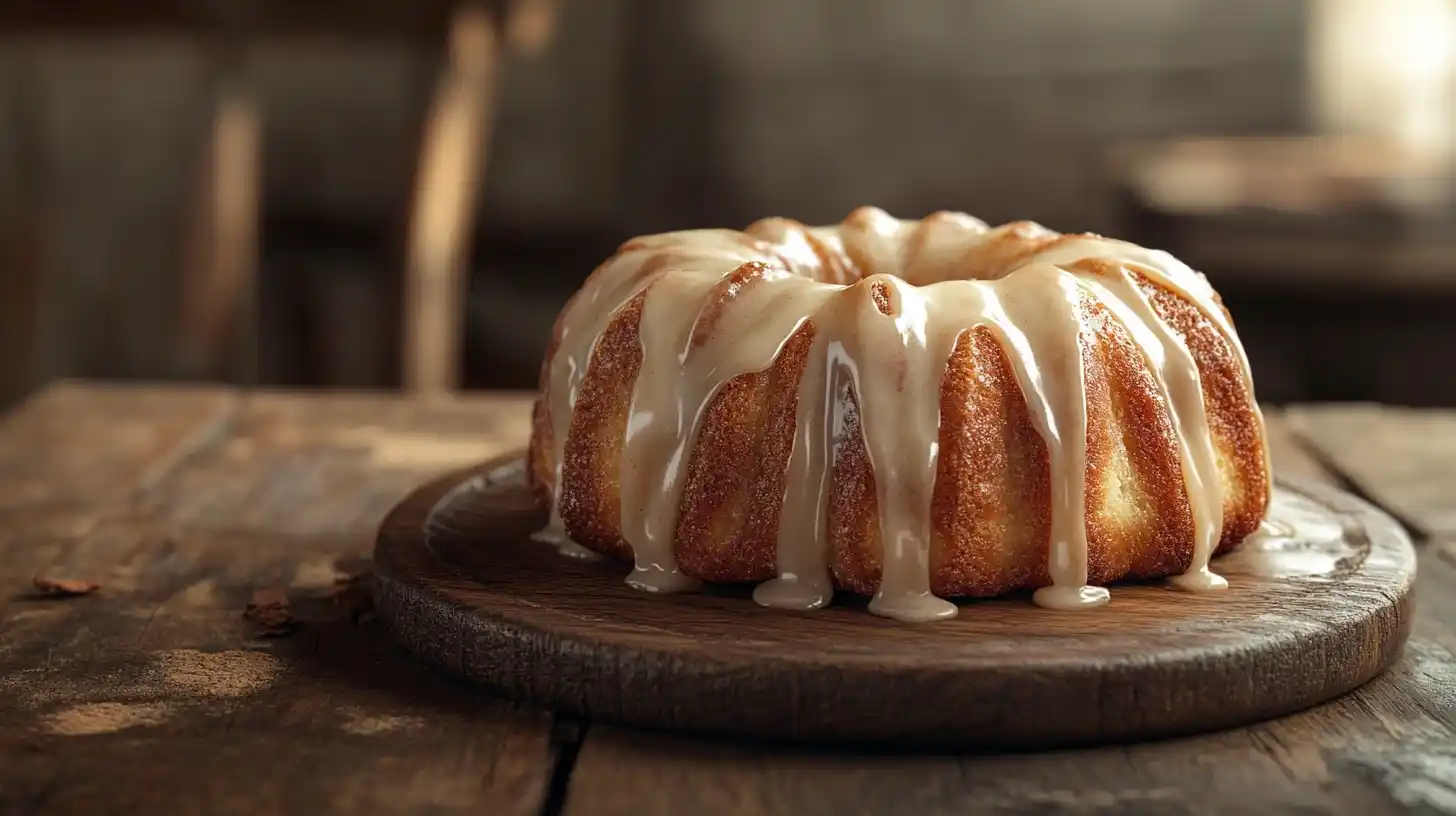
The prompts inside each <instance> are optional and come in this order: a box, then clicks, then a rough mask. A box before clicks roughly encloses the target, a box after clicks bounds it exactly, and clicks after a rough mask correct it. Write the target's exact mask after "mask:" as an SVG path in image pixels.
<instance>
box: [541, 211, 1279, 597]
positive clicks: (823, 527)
mask: <svg viewBox="0 0 1456 816" xmlns="http://www.w3.org/2000/svg"><path fill="white" fill-rule="evenodd" d="M528 464H529V468H528V469H529V477H530V481H531V484H532V486H533V488H534V489H535V490H536V491H537V492H538V494H539V495H540V496H541V497H542V499H543V501H546V502H549V504H550V508H551V512H550V521H549V523H548V526H547V527H546V528H545V529H544V530H542V531H541V533H539V534H538V536H537V537H538V538H539V539H542V540H548V541H554V542H556V543H558V544H560V545H562V546H564V547H569V548H572V549H573V550H575V551H576V552H578V553H584V552H586V551H587V550H589V551H592V552H595V553H600V554H603V555H606V556H611V557H615V558H619V559H623V560H627V561H631V562H633V564H634V568H633V570H632V572H631V574H630V575H629V577H628V579H627V580H628V583H630V584H632V585H633V586H635V587H638V588H640V589H645V590H650V591H656V592H671V591H680V590H685V589H691V588H693V587H695V586H697V584H698V582H699V581H702V580H706V581H722V582H761V583H760V584H759V586H758V587H757V588H756V589H755V590H754V598H755V600H757V601H758V602H759V603H760V604H763V605H766V606H772V607H780V608H794V609H811V608H815V607H819V606H822V605H824V604H825V603H827V602H828V601H829V600H830V599H831V597H832V596H833V594H834V592H835V590H836V589H838V590H842V591H847V592H849V593H854V594H858V595H862V596H871V597H872V600H871V601H870V603H869V608H870V610H871V611H872V612H874V613H876V614H880V615H885V616H888V617H892V618H896V619H899V620H907V621H909V620H931V619H937V618H947V617H952V616H954V615H955V614H956V609H957V607H956V606H955V605H954V604H951V603H949V602H947V601H946V600H943V599H945V598H956V597H987V596H994V595H1001V594H1004V593H1009V592H1012V591H1015V590H1020V589H1034V590H1035V593H1034V595H1033V598H1034V600H1035V602H1036V603H1038V604H1039V605H1041V606H1045V607H1051V608H1055V609H1070V608H1076V607H1083V606H1094V605H1097V604H1100V603H1104V602H1106V600H1107V599H1108V592H1107V590H1106V589H1104V588H1103V586H1104V585H1106V584H1108V583H1110V582H1114V581H1118V580H1123V579H1153V578H1160V577H1164V576H1173V578H1172V581H1171V583H1172V584H1174V585H1175V586H1178V587H1181V588H1184V589H1190V590H1202V589H1213V588H1218V587H1220V586H1223V585H1224V582H1223V579H1221V578H1219V577H1218V576H1216V575H1214V574H1213V573H1212V572H1210V570H1209V559H1210V558H1211V557H1212V556H1213V555H1215V554H1216V553H1219V552H1222V551H1224V550H1228V549H1230V548H1232V547H1234V546H1236V545H1237V544H1238V543H1239V542H1240V541H1241V540H1242V539H1243V538H1244V537H1245V536H1247V535H1249V534H1250V533H1252V532H1254V530H1255V529H1256V528H1257V527H1258V526H1259V523H1260V521H1261V519H1262V518H1263V517H1264V514H1265V511H1266V508H1267V507H1268V504H1269V499H1270V486H1271V482H1270V475H1269V458H1268V449H1267V443H1266V441H1265V438H1264V427H1263V420H1262V418H1261V416H1260V414H1259V408H1258V405H1257V403H1256V402H1255V398H1254V387H1253V383H1252V381H1251V379H1250V375H1249V368H1248V363H1247V360H1246V358H1245V356H1244V352H1243V348H1242V346H1241V345H1240V343H1239V339H1238V336H1237V335H1236V334H1235V332H1234V327H1233V325H1232V322H1231V319H1230V317H1229V315H1228V313H1227V311H1226V310H1225V309H1224V307H1223V304H1222V301H1221V300H1220V299H1219V297H1218V295H1217V294H1216V293H1215V292H1214V291H1213V289H1212V288H1211V287H1210V285H1209V284H1208V282H1207V280H1206V279H1205V278H1204V277H1203V276H1202V275H1201V274H1199V273H1197V272H1194V271H1193V270H1191V269H1189V268H1188V267H1187V266H1185V265H1184V264H1182V263H1180V262H1178V261H1177V260H1175V259H1174V258H1172V257H1171V256H1169V255H1168V254H1167V253H1164V252H1159V251H1153V250H1148V249H1143V248H1141V247H1138V246H1135V245H1133V244H1129V243H1126V242H1122V241H1116V240H1110V239H1106V238H1102V237H1099V236H1095V235H1089V234H1083V235H1063V234H1058V233H1055V232H1052V231H1050V230H1048V229H1046V228H1044V227H1042V226H1040V225H1038V224H1034V223H1030V222H1017V223H1011V224H1006V225H1003V226H999V227H995V228H991V227H988V226H987V225H986V224H985V223H984V222H982V221H979V220H977V219H975V218H972V217H970V216H968V215H964V214H961V213H952V212H939V213H936V214H934V215H931V216H930V217H928V218H925V219H924V220H921V221H904V220H899V219H896V218H893V217H891V216H890V215H888V214H887V213H885V212H883V211H882V210H878V209H874V208H870V207H862V208H860V209H858V210H856V211H854V212H853V213H852V214H851V215H850V216H849V217H848V218H847V219H845V220H844V222H843V223H841V224H839V225H838V226H831V227H806V226H804V225H802V224H799V223H797V222H794V221H791V220H787V219H782V218H770V219H765V220H762V221H759V222H757V223H755V224H753V225H752V226H750V227H748V229H747V230H745V231H743V232H737V231H732V230H696V231H683V232H672V233H666V234H662V235H652V236H646V237H640V238H636V239H633V240H631V241H628V242H627V243H626V244H624V245H622V247H621V248H620V249H619V250H618V251H617V253H616V254H615V255H614V256H613V257H612V258H610V259H609V260H607V261H606V262H605V263H603V264H602V265H601V266H599V267H598V268H597V269H596V270H595V271H594V272H593V273H592V274H591V276H590V277H589V278H588V279H587V281H586V282H585V284H584V285H583V286H582V288H581V290H580V291H579V292H578V293H577V294H576V295H575V296H574V297H573V298H572V299H571V301H570V302H568V304H567V305H566V307H565V309H564V310H563V311H562V313H561V316H560V318H559V319H558V320H557V322H556V327H555V331H554V336H553V337H552V340H551V343H550V348H549V351H548V353H547V355H546V360H545V363H544V365H543V367H542V374H541V391H540V397H539V399H538V400H537V402H536V408H535V414H534V421H533V430H532V436H531V449H530V452H529V463H528ZM572 542H574V543H572ZM583 547H584V548H586V549H585V550H582V549H581V548H583Z"/></svg>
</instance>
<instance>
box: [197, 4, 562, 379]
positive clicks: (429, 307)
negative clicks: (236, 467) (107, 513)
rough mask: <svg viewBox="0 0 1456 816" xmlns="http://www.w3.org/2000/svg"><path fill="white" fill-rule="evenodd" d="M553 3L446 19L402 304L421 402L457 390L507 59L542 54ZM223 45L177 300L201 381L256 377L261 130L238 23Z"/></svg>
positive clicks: (464, 7) (405, 355) (404, 368)
mask: <svg viewBox="0 0 1456 816" xmlns="http://www.w3.org/2000/svg"><path fill="white" fill-rule="evenodd" d="M557 13H558V0H504V1H503V2H493V3H485V2H473V1H467V2H463V3H461V4H460V5H458V6H457V7H456V8H455V10H454V12H453V16H452V17H451V20H450V23H449V29H448V31H449V33H448V39H447V56H446V59H445V61H444V64H443V67H442V70H441V74H440V76H439V77H438V79H437V82H436V87H435V92H434V96H433V98H432V101H431V104H430V108H429V112H428V114H427V117H428V118H427V121H426V122H425V127H424V130H423V134H424V135H423V138H422V140H421V145H420V153H419V161H418V166H417V168H416V175H415V185H414V193H413V200H412V202H411V203H410V209H409V215H408V219H407V225H406V229H407V236H406V243H405V257H404V263H403V270H402V274H403V282H402V284H403V285H402V286H401V291H402V292H403V299H402V300H403V302H402V303H401V313H400V320H401V323H402V325H401V329H402V331H401V338H402V340H401V344H400V346H401V348H400V352H401V360H400V362H401V365H400V371H401V379H402V383H403V387H404V389H405V390H406V392H408V393H410V394H414V395H419V396H424V397H436V396H442V395H447V394H450V393H453V392H454V391H456V390H457V389H458V388H459V383H460V376H461V375H460V369H461V359H462V353H461V349H462V346H463V343H464V338H463V322H464V321H463V315H464V309H465V302H464V301H465V288H466V265H467V263H468V259H469V250H470V236H471V230H472V226H473V223H474V217H475V212H476V202H477V199H478V196H479V185H480V180H481V178H482V177H483V171H484V161H485V156H486V155H487V154H488V151H489V149H490V141H491V140H490V137H491V132H492V129H493V126H494V113H495V110H496V103H497V94H498V89H499V85H500V74H501V68H502V63H503V61H504V57H505V56H506V55H507V54H522V55H526V56H531V55H535V54H538V53H540V52H541V51H543V50H544V49H545V48H546V47H547V46H548V45H549V43H550V41H551V39H552V36H553V34H554V32H555V26H556V17H557ZM227 32H228V33H225V34H224V42H223V43H222V47H221V48H219V50H218V54H219V63H218V76H219V80H218V83H217V87H218V93H217V103H216V108H215V112H214V115H213V121H212V130H211V141H210V144H209V146H208V150H207V151H205V159H204V161H205V167H204V169H203V170H202V172H201V173H200V174H199V176H200V178H201V184H200V185H199V190H198V192H197V195H198V198H199V202H198V206H197V207H196V208H195V210H194V211H195V212H196V213H197V216H198V217H197V223H196V224H194V225H193V233H192V234H193V236H194V242H193V243H194V246H193V247H192V264H191V265H190V269H189V270H188V274H187V276H186V282H185V284H184V291H183V294H182V299H181V303H182V307H181V310H182V314H181V319H180V321H179V326H180V336H179V338H178V348H179V349H180V350H181V353H182V354H183V355H184V356H183V359H182V363H181V364H182V366H183V368H184V370H185V371H188V372H190V373H192V374H194V375H197V376H203V377H207V376H210V375H216V374H217V373H218V372H221V371H225V370H228V369H230V368H231V369H233V370H241V371H242V372H245V373H244V375H243V378H244V379H248V376H249V373H255V371H256V369H255V367H254V366H255V363H254V362H253V361H250V360H248V359H247V355H248V352H249V350H250V349H252V348H253V347H255V345H256V339H255V338H253V337H252V336H250V332H251V329H252V326H253V323H254V322H253V321H252V320H250V319H249V317H248V315H249V313H250V306H251V305H252V304H251V298H250V295H251V293H252V292H254V291H255V287H256V281H257V263H258V251H257V246H258V239H259V228H258V224H259V217H260V206H259V202H260V199H261V195H262V189H261V181H260V179H261V172H262V151H263V145H262V140H261V133H262V127H261V122H260V121H259V119H260V117H259V106H258V104H257V101H256V100H255V99H254V98H253V96H252V94H251V92H250V89H249V88H248V87H247V83H246V81H245V80H244V79H243V78H241V77H240V76H239V75H238V74H239V72H237V71H236V70H234V69H235V67H236V64H237V61H236V60H235V59H234V56H233V55H235V54H236V49H235V45H236V43H237V42H238V41H240V40H243V39H245V38H246V37H247V36H249V31H248V25H247V24H246V23H234V24H232V25H230V26H228V28H227Z"/></svg>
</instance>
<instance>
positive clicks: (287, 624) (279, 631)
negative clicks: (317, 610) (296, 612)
mask: <svg viewBox="0 0 1456 816" xmlns="http://www.w3.org/2000/svg"><path fill="white" fill-rule="evenodd" d="M243 618H244V619H246V620H248V621H249V622H251V623H252V624H253V628H254V630H255V631H256V632H257V634H259V635H261V636H262V637H287V636H288V635H291V634H293V632H294V630H296V629H298V627H299V626H300V625H302V624H300V622H299V621H298V619H297V618H295V617H293V612H292V611H291V610H290V609H289V607H288V595H287V594H286V593H284V591H283V590H281V589H277V588H271V587H270V588H267V589H260V590H257V591H255V592H254V593H253V598H252V600H250V601H248V606H247V608H246V609H244V610H243Z"/></svg>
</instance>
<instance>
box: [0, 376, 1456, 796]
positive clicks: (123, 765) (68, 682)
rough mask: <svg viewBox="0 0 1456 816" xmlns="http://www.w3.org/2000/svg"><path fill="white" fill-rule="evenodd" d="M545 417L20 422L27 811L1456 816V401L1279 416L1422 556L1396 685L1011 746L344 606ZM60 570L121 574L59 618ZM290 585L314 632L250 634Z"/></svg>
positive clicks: (17, 670)
mask: <svg viewBox="0 0 1456 816" xmlns="http://www.w3.org/2000/svg"><path fill="white" fill-rule="evenodd" d="M528 404H529V403H528V399H527V398H526V397H523V396H519V395H508V396H482V397H471V398H463V399H460V400H456V401H451V402H446V403H435V404H422V403H415V402H409V401H405V400H401V399H394V398H388V397H382V396H304V395H296V394H253V395H247V396H242V395H238V394H235V393H230V392H227V391H223V390H209V389H178V388H165V389H163V388H123V387H114V386H96V385H83V384H63V385H58V386H55V387H52V388H50V389H49V390H47V391H45V392H43V393H41V394H39V395H37V396H36V397H34V398H33V399H31V400H30V401H29V402H28V403H26V404H24V405H23V406H21V407H20V408H19V409H17V410H16V411H15V412H14V413H13V414H12V415H10V416H9V417H8V418H6V419H5V420H4V421H3V423H0V581H3V582H4V583H5V584H6V585H8V586H9V587H11V589H10V590H7V591H5V593H4V594H3V595H0V757H3V760H0V809H3V811H4V812H5V813H30V812H37V813H39V812H45V813H70V812H85V813H103V812H107V813H109V812H128V813H131V812H154V813H179V812H197V813H202V812H205V813H209V814H220V813H248V814H256V813H273V812H286V813H334V812H339V813H345V812H347V813H353V812H368V813H396V812H398V813H406V812H408V813H416V812H430V813H434V812H453V811H461V812H471V813H490V814H536V813H547V814H554V813H567V814H599V813H601V814H633V815H634V816H635V815H637V814H681V813H695V814H713V813H735V814H737V813H742V814H766V813H793V814H805V813H829V812H853V813H886V814H902V813H916V814H937V813H947V814H949V813H957V814H959V813H971V812H976V813H985V812H991V813H1001V812H1005V813H1016V812H1026V811H1033V812H1048V811H1073V812H1081V811H1104V810H1105V811H1109V812H1137V813H1141V812H1155V813H1206V812H1212V813H1223V812H1230V813H1234V812H1237V813H1249V812H1266V813H1267V812H1284V811H1295V810H1297V811H1298V812H1301V813H1350V814H1356V813H1358V814H1369V813H1378V812H1391V811H1397V812H1413V813H1456V657H1453V654H1456V412H1445V413H1442V412H1412V411H1402V410H1398V409H1390V408H1385V409H1382V408H1378V407H1372V406H1343V407H1335V406H1311V407H1301V408H1296V409H1291V410H1287V411H1282V412H1275V411H1270V412H1269V421H1270V425H1271V432H1272V436H1273V444H1274V448H1275V451H1276V453H1275V461H1276V467H1277V468H1278V469H1280V470H1282V471H1284V472H1289V473H1299V474H1302V475H1305V476H1312V477H1316V478H1321V479H1325V480H1330V481H1334V482H1337V483H1340V484H1344V485H1346V486H1348V487H1350V488H1352V489H1354V490H1355V491H1357V492H1359V493H1362V494H1364V495H1365V496H1367V497H1369V498H1370V499H1372V500H1373V501H1375V502H1377V503H1378V504H1380V505H1382V506H1383V507H1385V508H1386V509H1388V510H1389V511H1391V512H1392V513H1393V514H1394V515H1396V516H1397V517H1398V518H1399V519H1401V520H1402V521H1403V522H1404V523H1405V524H1406V525H1407V526H1408V527H1409V528H1410V529H1411V531H1412V532H1413V533H1414V534H1415V536H1416V538H1417V541H1418V547H1419V548H1420V549H1421V565H1420V577H1419V584H1418V589H1417V605H1418V609H1419V613H1418V619H1417V621H1416V624H1415V634H1414V635H1413V637H1412V640H1411V642H1410V644H1409V645H1408V646H1407V648H1406V651H1405V655H1404V657H1403V658H1402V659H1401V660H1400V662H1399V663H1398V664H1397V666H1396V668H1395V669H1393V670H1392V671H1391V672H1390V673H1389V674H1387V675H1386V676H1384V677H1381V678H1380V679H1377V680H1376V681H1374V682H1372V683H1371V684H1369V685H1368V686H1366V687H1364V688H1362V689H1360V690H1359V691H1357V692H1355V693H1353V694H1350V695H1348V696H1347V697H1345V698H1343V699H1340V700H1337V701H1335V702H1333V703H1331V704H1328V705H1325V706H1322V707H1320V708H1318V709H1315V710H1312V711H1309V712H1306V713H1303V714H1299V715H1296V716H1292V717H1287V718H1284V719H1282V720H1278V721H1275V722H1271V723H1266V724H1263V725H1258V726H1255V727H1251V728H1243V729H1238V730H1234V731H1228V732H1224V733H1216V734H1210V735H1206V736H1200V737H1194V738H1189V739H1180V740H1174V741H1168V742H1162V743H1157V744H1144V745H1134V746H1128V747H1112V748H1103V749H1097V750H1081V751H1066V752H1057V753H1048V754H1024V755H1013V756H953V755H910V754H903V753H898V754H892V753H883V754H875V753H866V752H863V751H858V752H836V751H834V750H831V749H819V750H810V749H807V748H793V747H784V746H772V745H751V744H744V743H737V742H728V741H715V740H711V739H705V738H691V737H686V736H678V735H669V734H651V733H643V732H638V731H633V730H627V729H622V728H616V727H612V726H609V725H604V724H598V723H587V722H579V721H564V720H563V719H562V718H553V717H552V715H551V714H549V713H547V712H542V711H534V710H531V709H529V708H524V707H520V706H517V705H513V704H511V703H507V702H503V701H500V700H495V699H491V698H489V697H487V696H485V695H483V694H480V693H477V692H476V691H474V690H472V689H470V688H467V687H465V686H463V685H461V684H458V683H456V682H454V681H451V680H449V679H447V678H445V677H443V676H441V675H439V674H437V673H436V672H434V671H432V670H430V669H428V668H426V667H424V666H423V665H421V664H419V663H418V662H417V661H415V660H414V659H412V658H411V657H410V656H408V655H407V654H405V653H403V652H402V651H401V650H400V649H399V648H397V647H395V646H394V645H393V644H392V643H391V642H390V641H389V640H388V638H387V637H386V636H385V633H384V632H383V631H382V628H381V627H380V626H379V625H377V624H375V623H371V622H369V620H368V619H367V617H365V618H364V619H362V620H355V618H356V617H357V615H356V614H355V613H356V612H357V610H351V605H350V604H348V603H344V604H340V603H338V594H337V587H338V585H337V584H336V581H337V580H338V578H339V577H340V574H341V572H340V570H341V566H340V561H339V560H340V559H341V558H345V562H344V565H343V567H342V570H343V573H349V572H350V571H351V570H352V569H353V568H352V567H350V566H348V563H347V557H350V556H353V557H364V556H367V555H368V553H369V552H370V549H371V546H372V540H373V533H374V529H375V526H376V525H377V524H378V522H379V520H380V518H381V517H382V515H383V514H384V513H385V512H386V511H387V510H388V509H389V508H390V507H391V505H392V504H393V503H394V502H395V501H397V500H398V499H399V498H401V497H402V496H403V495H404V494H405V493H406V492H407V491H408V490H410V489H411V488H413V487H414V486H416V485H417V484H418V483H420V482H421V481H422V480H424V479H426V478H427V477H429V476H430V475H432V474H435V473H438V472H441V471H445V470H448V469H452V468H454V467H456V466H460V465H465V464H469V463H472V462H475V461H479V460H481V459H484V458H487V457H489V456H491V455H493V454H496V453H499V452H503V451H506V450H509V449H511V448H513V447H516V446H518V445H520V444H521V443H522V442H523V440H524V439H525V437H526V434H527V410H528ZM36 575H45V576H50V577H57V578H79V579H88V580H92V581H95V582H97V583H99V584H100V585H101V588H100V589H99V591H97V592H95V593H94V594H90V595H86V596H78V597H65V598H36V597H34V595H33V593H32V592H31V589H30V586H31V582H32V579H33V578H34V577H35V576H36ZM266 588H286V591H287V593H288V597H289V599H290V604H291V606H290V609H291V612H292V614H293V615H294V616H295V617H296V618H297V619H298V620H299V621H301V624H302V625H301V626H300V627H299V628H298V629H296V630H295V631H293V632H292V633H291V634H290V635H289V636H287V637H276V638H264V637H260V636H259V634H258V631H257V630H256V629H255V627H254V626H253V624H250V623H249V622H248V621H245V620H244V619H243V617H242V614H241V613H242V611H243V609H244V607H245V606H246V605H247V603H248V602H249V600H250V598H252V596H253V593H254V592H255V591H257V590H259V589H266Z"/></svg>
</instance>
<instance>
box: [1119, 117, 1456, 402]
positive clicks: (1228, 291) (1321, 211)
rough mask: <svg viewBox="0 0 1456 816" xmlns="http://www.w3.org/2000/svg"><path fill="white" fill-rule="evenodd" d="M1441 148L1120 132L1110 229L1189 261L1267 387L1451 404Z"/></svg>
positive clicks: (1447, 178) (1448, 259) (1452, 198)
mask: <svg viewBox="0 0 1456 816" xmlns="http://www.w3.org/2000/svg"><path fill="white" fill-rule="evenodd" d="M1452 170H1453V165H1452V162H1451V159H1450V157H1449V156H1447V155H1443V154H1440V153H1433V152H1426V151H1416V150H1412V149H1408V148H1402V147H1400V146H1399V145H1397V144H1394V143H1391V142H1387V141H1377V140H1371V139H1355V138H1334V137H1317V136H1305V137H1287V138H1247V139H1197V140H1178V141H1171V142H1161V143H1147V144H1136V145H1128V146H1124V147H1122V148H1120V149H1118V150H1116V151H1114V152H1113V154H1112V157H1111V161H1110V174H1111V177H1112V178H1113V179H1114V180H1115V183H1116V184H1117V185H1118V187H1119V188H1120V190H1121V196H1120V197H1121V201H1122V212H1121V216H1122V220H1123V222H1124V225H1125V226H1124V229H1123V232H1124V233H1125V234H1126V235H1127V237H1129V238H1131V239H1132V240H1135V241H1138V242H1140V243H1144V244H1147V245H1149V246H1155V247H1158V248H1161V249H1166V250H1168V251H1169V252H1171V253H1173V254H1174V255H1176V256H1178V257H1179V258H1181V259H1182V260H1183V261H1185V262H1187V263H1188V264H1189V265H1190V266H1193V267H1195V268H1197V269H1200V270H1202V271H1204V272H1205V273H1206V274H1207V275H1208V276H1209V279H1210V280H1211V281H1212V282H1213V284H1214V285H1215V286H1216V287H1217V288H1218V289H1219V291H1220V293H1221V294H1222V295H1223V298H1224V301H1225V302H1226V304H1227V305H1228V307H1229V309H1230V311H1231V312H1232V313H1233V315H1234V318H1235V321H1236V322H1237V324H1238V327H1239V332H1240V334H1241V335H1242V337H1243V340H1244V344H1245V346H1246V347H1247V349H1248V351H1249V355H1250V360H1251V363H1252V365H1253V366H1254V370H1255V376H1256V377H1257V378H1258V384H1259V395H1260V397H1261V398H1263V399H1266V400H1272V401H1275V402H1287V401H1294V400H1350V399H1356V400H1373V401H1381V402H1389V403H1404V404H1412V405H1453V404H1456V377H1451V376H1449V375H1447V374H1446V373H1445V372H1443V371H1442V370H1441V369H1440V367H1439V362H1438V361H1439V360H1442V359H1450V357H1451V356H1452V355H1456V321H1453V320H1452V319H1451V318H1450V315H1451V314H1452V310H1453V308H1456V207H1453V202H1456V193H1453V190H1456V188H1453V185H1452V178H1453V172H1452Z"/></svg>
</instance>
